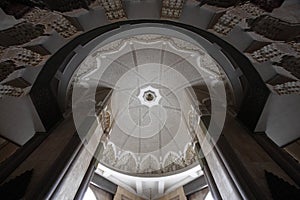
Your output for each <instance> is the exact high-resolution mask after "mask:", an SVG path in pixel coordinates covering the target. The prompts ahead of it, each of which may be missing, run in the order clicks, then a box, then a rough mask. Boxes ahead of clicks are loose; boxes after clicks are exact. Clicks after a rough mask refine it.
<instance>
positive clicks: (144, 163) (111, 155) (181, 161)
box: [100, 142, 196, 175]
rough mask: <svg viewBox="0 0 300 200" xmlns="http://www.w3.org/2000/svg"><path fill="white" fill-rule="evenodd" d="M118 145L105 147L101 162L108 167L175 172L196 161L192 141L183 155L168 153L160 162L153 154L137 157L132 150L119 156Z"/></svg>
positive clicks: (137, 171)
mask: <svg viewBox="0 0 300 200" xmlns="http://www.w3.org/2000/svg"><path fill="white" fill-rule="evenodd" d="M116 149H117V147H116V146H115V145H114V144H113V143H111V142H109V144H108V145H107V147H106V148H105V149H104V152H103V157H102V158H101V160H100V161H101V163H102V164H105V165H106V166H108V167H111V168H113V169H117V170H119V171H122V172H126V173H130V174H148V175H150V174H162V173H169V172H174V171H176V170H180V169H183V168H185V167H188V166H191V165H192V164H195V163H196V154H195V151H194V149H193V145H192V144H191V143H189V144H187V145H186V148H185V150H184V152H183V154H182V155H180V154H179V153H176V152H169V153H167V154H166V155H165V156H164V158H162V161H161V162H160V161H159V159H158V158H156V157H155V156H154V155H152V154H146V155H144V156H139V157H136V154H134V153H131V152H123V153H121V154H120V155H119V156H117V152H116Z"/></svg>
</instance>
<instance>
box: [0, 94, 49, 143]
mask: <svg viewBox="0 0 300 200" xmlns="http://www.w3.org/2000/svg"><path fill="white" fill-rule="evenodd" d="M44 131H45V129H44V127H43V125H42V123H41V121H40V119H39V117H38V114H37V112H36V110H35V108H34V105H33V103H32V101H31V99H30V97H29V96H24V97H17V98H16V97H10V96H4V97H2V98H1V101H0V135H1V136H3V137H5V138H7V139H9V140H11V141H13V142H15V143H17V144H19V145H23V144H25V143H26V142H27V141H28V140H29V139H30V138H31V137H32V136H33V135H34V134H35V132H44Z"/></svg>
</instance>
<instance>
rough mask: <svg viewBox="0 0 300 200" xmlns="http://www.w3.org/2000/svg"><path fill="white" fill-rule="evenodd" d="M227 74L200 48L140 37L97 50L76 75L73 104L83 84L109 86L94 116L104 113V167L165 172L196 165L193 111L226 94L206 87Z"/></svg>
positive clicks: (160, 37)
mask: <svg viewBox="0 0 300 200" xmlns="http://www.w3.org/2000/svg"><path fill="white" fill-rule="evenodd" d="M225 79H226V76H225V75H224V72H223V71H222V70H221V68H220V67H219V66H218V64H217V63H216V62H215V61H214V59H212V57H211V56H210V55H208V53H207V52H206V51H205V50H204V49H203V48H202V47H200V46H199V45H195V44H192V43H190V42H187V41H184V40H181V39H178V38H175V37H170V36H165V35H158V34H141V35H136V36H131V37H126V38H123V39H118V40H115V41H113V42H110V43H108V44H106V45H104V46H102V47H100V48H99V47H98V48H96V49H94V51H93V53H92V54H90V55H89V56H88V57H87V58H86V59H85V60H84V61H83V62H82V64H81V65H80V67H79V69H78V70H77V72H76V73H75V75H74V83H75V84H74V89H73V98H72V99H73V108H75V107H76V106H74V105H76V100H75V101H74V99H80V98H82V96H84V95H83V93H82V92H83V91H84V90H82V87H84V88H89V87H91V85H93V84H97V88H98V89H99V88H111V89H113V90H112V91H113V92H112V94H111V96H110V99H109V100H108V103H107V105H106V108H105V109H104V110H103V111H102V113H101V114H100V115H101V116H102V117H100V118H101V119H100V121H101V120H104V118H105V117H104V116H109V120H108V121H109V123H106V125H104V126H107V127H106V128H105V129H106V130H108V133H109V137H108V138H107V141H106V148H105V150H104V153H103V157H102V158H101V162H102V164H104V165H106V166H108V167H110V168H113V169H115V170H117V171H121V172H123V173H129V174H133V175H142V174H143V175H151V174H152V175H153V174H155V175H157V174H163V173H169V172H173V171H176V170H182V169H183V168H191V167H193V166H195V165H197V163H196V162H195V161H196V158H195V153H194V150H193V137H194V136H193V133H192V130H193V127H192V126H193V123H194V122H195V121H197V120H198V118H197V117H195V116H198V115H200V114H201V113H202V112H201V111H200V110H199V106H200V105H202V103H203V102H205V101H206V100H207V99H211V98H214V95H222V92H223V93H224V90H225V87H224V86H222V87H221V88H222V91H221V92H220V94H215V91H213V90H212V89H213V88H214V87H216V86H217V85H220V83H223V81H224V80H225ZM87 85H89V86H87ZM71 88H73V86H72V87H71ZM195 88H198V90H197V95H196V94H195V93H194V89H195ZM96 101H97V99H96ZM100 103H101V102H100ZM96 104H99V102H98V103H97V102H96ZM208 107H209V106H208ZM208 109H210V108H208ZM105 113H106V114H105ZM202 114H203V113H202ZM73 115H76V114H74V113H73ZM75 118H76V117H75Z"/></svg>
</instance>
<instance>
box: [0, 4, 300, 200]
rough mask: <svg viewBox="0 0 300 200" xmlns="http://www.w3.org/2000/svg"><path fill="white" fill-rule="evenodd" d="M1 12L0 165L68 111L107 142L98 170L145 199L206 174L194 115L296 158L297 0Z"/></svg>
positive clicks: (32, 7) (4, 8)
mask: <svg viewBox="0 0 300 200" xmlns="http://www.w3.org/2000/svg"><path fill="white" fill-rule="evenodd" d="M0 7H1V9H0V19H1V20H0V75H1V76H0V110H1V112H2V114H1V116H0V136H1V137H0V139H1V144H0V147H1V148H2V147H3V148H4V147H5V146H7V147H9V148H7V149H8V153H7V155H3V158H2V157H1V159H0V160H5V159H6V157H7V156H8V155H9V156H10V155H12V154H13V153H14V152H15V151H16V149H18V148H21V147H22V146H24V145H25V144H26V143H27V142H28V141H30V139H31V138H32V137H33V136H34V135H35V134H36V133H47V132H49V131H50V130H52V129H53V127H55V125H56V124H57V123H58V122H59V121H61V120H63V119H65V118H67V117H69V116H70V115H71V116H72V117H73V118H74V121H75V126H76V124H81V123H82V122H83V121H84V117H85V116H89V115H90V114H91V113H93V112H94V113H97V117H98V120H99V122H100V123H103V124H101V125H102V128H103V129H104V130H105V131H107V133H106V134H108V135H109V137H107V138H106V141H104V144H105V149H104V152H103V155H102V157H101V159H100V164H99V166H98V169H97V170H96V173H98V174H99V175H101V176H103V177H106V178H107V179H109V180H111V181H112V182H115V183H116V184H118V185H120V186H122V187H124V188H126V189H127V190H128V191H131V192H133V193H135V194H137V195H139V196H140V197H143V198H146V199H151V198H160V197H162V196H164V195H166V194H167V193H169V192H170V191H173V190H174V189H176V188H178V187H181V186H184V185H186V184H187V183H189V182H191V181H193V180H197V178H201V177H203V171H202V170H203V169H201V167H200V166H199V165H198V160H197V157H196V153H195V149H194V148H195V146H194V145H195V144H194V137H193V130H192V128H191V124H193V123H194V121H193V120H194V119H191V118H192V117H194V116H195V115H200V116H210V114H211V113H213V112H216V113H217V116H216V118H213V117H212V118H211V119H210V120H211V121H214V120H217V119H219V118H222V116H223V115H226V114H228V113H229V115H230V116H233V117H236V118H237V119H238V120H239V121H240V122H241V123H243V124H244V125H245V127H247V128H248V129H249V130H250V131H253V132H256V133H266V134H267V136H268V137H269V138H270V139H271V140H272V141H273V142H274V143H276V145H278V146H279V147H283V148H285V149H287V151H288V152H289V153H290V154H291V155H293V156H294V158H296V159H297V158H298V157H297V156H298V155H297V153H294V150H292V148H289V147H290V146H289V145H295V144H298V143H297V141H299V137H300V135H299V131H298V130H299V129H300V126H299V123H298V119H299V117H300V116H299V109H300V104H299V102H300V101H299V100H300V99H299V94H300V81H299V78H300V77H299V69H300V68H299V67H300V41H299V38H300V23H299V21H300V13H299V11H298V10H299V7H300V4H299V2H298V1H296V0H285V1H281V0H271V1H263V0H252V1H234V0H225V1H219V0H207V1H195V0H186V1H184V0H161V1H160V0H145V1H131V0H125V1H120V0H112V1H109V0H88V1H81V0H64V1H49V0H39V1H36V0H35V1H31V0H28V1H27V0H26V1H21V0H20V1H19V0H14V1H9V0H4V1H2V2H1V3H0ZM77 83H78V84H77ZM221 83H222V84H221ZM216 88H217V89H218V92H215V93H213V92H212V91H214V90H217V89H216ZM222 95H224V97H223V96H222ZM221 97H222V98H221ZM74 99H75V100H74ZM219 99H222V101H224V102H225V103H226V108H225V112H224V113H223V104H222V103H224V102H220V101H219ZM104 102H105V106H103V105H104ZM216 105H222V106H217V107H216ZM72 112H73V113H72ZM16 113H18V114H16ZM103 120H104V121H103ZM105 120H106V121H105ZM14 121H15V122H17V123H15V126H12V125H11V124H12V122H14ZM220 123H223V121H222V120H221V121H220ZM78 126H79V125H78ZM77 128H79V127H77ZM102 142H103V141H102ZM1 148H0V151H1ZM298 160H299V158H298ZM187 172H190V173H191V175H190V174H188V173H187ZM176 175H177V177H176ZM124 177H127V178H124ZM141 177H143V178H144V179H145V180H147V181H143V180H142V179H141ZM170 177H171V178H170ZM176 179H181V180H182V181H181V184H176V183H175V182H174V180H176ZM124 180H126V181H124ZM149 188H151V190H149ZM154 194H156V195H154ZM153 195H154V196H153Z"/></svg>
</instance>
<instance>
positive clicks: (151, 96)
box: [138, 86, 161, 107]
mask: <svg viewBox="0 0 300 200" xmlns="http://www.w3.org/2000/svg"><path fill="white" fill-rule="evenodd" d="M138 99H139V100H140V102H141V104H142V105H145V106H148V107H152V106H155V105H158V103H159V100H160V99H161V95H160V93H159V90H158V89H156V88H153V87H152V86H147V87H145V88H142V89H140V93H139V96H138Z"/></svg>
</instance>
